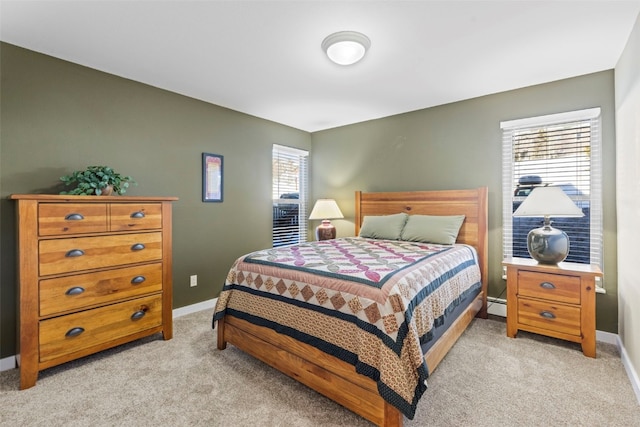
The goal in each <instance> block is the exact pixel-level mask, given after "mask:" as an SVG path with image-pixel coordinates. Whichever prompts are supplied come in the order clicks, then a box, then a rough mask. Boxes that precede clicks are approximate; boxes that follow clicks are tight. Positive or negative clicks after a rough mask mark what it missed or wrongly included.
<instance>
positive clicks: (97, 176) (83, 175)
mask: <svg viewBox="0 0 640 427" xmlns="http://www.w3.org/2000/svg"><path fill="white" fill-rule="evenodd" d="M60 181H62V182H63V183H64V185H72V184H76V187H75V188H74V189H73V190H71V191H62V192H60V194H67V195H77V196H79V195H85V196H89V195H93V194H95V195H97V196H100V195H104V196H108V195H110V194H112V193H114V194H124V193H126V191H127V188H129V185H130V184H136V182H135V181H134V180H133V178H132V177H130V176H123V175H121V174H119V173H118V172H116V171H114V170H113V169H112V168H110V167H108V166H87V169H85V170H83V171H75V172H73V173H72V174H71V175H65V176H61V177H60Z"/></svg>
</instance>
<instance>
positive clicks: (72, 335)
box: [39, 294, 162, 362]
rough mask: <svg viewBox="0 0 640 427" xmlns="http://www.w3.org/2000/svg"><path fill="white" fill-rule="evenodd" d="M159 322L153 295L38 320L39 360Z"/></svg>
mask: <svg viewBox="0 0 640 427" xmlns="http://www.w3.org/2000/svg"><path fill="white" fill-rule="evenodd" d="M161 324H162V296H161V295H160V294H159V295H154V296H150V297H145V298H138V299H135V300H131V301H125V302H121V303H118V304H113V305H109V306H106V307H100V308H95V309H93V310H86V311H83V312H80V313H75V314H70V315H68V316H61V317H55V318H53V319H48V320H43V321H41V322H40V332H39V337H40V362H46V361H48V360H51V359H55V358H57V357H61V356H65V355H67V354H72V353H74V352H77V351H80V350H84V349H86V348H89V347H93V346H98V345H100V344H104V343H108V342H110V341H113V340H116V339H118V338H122V337H125V336H127V335H132V334H135V333H137V332H141V331H144V330H146V329H150V328H154V327H157V326H160V325H161Z"/></svg>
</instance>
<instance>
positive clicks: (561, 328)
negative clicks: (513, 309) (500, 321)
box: [518, 298, 580, 336]
mask: <svg viewBox="0 0 640 427" xmlns="http://www.w3.org/2000/svg"><path fill="white" fill-rule="evenodd" d="M518 323H522V324H524V325H529V326H535V327H538V328H543V329H548V330H551V331H558V332H562V333H566V334H570V335H575V336H580V307H578V306H569V305H563V304H555V303H553V302H545V301H538V300H531V299H527V298H519V299H518Z"/></svg>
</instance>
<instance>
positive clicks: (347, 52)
mask: <svg viewBox="0 0 640 427" xmlns="http://www.w3.org/2000/svg"><path fill="white" fill-rule="evenodd" d="M370 46H371V40H369V37H367V36H365V35H364V34H362V33H358V32H357V31H339V32H337V33H333V34H330V35H328V36H327V37H326V38H325V39H324V40H323V41H322V50H324V51H325V52H326V54H327V56H328V57H329V59H331V60H332V61H333V62H335V63H336V64H339V65H351V64H355V63H356V62H358V61H360V60H361V59H362V57H363V56H364V54H365V53H366V52H367V49H369V47H370Z"/></svg>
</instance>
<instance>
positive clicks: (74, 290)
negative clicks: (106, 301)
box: [65, 286, 84, 295]
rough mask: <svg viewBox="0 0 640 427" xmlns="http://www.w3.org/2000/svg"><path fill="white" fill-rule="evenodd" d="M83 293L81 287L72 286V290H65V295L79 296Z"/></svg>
mask: <svg viewBox="0 0 640 427" xmlns="http://www.w3.org/2000/svg"><path fill="white" fill-rule="evenodd" d="M83 292H84V288H83V287H80V286H74V287H73V288H69V289H67V292H65V295H80V294H81V293H83Z"/></svg>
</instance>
